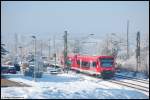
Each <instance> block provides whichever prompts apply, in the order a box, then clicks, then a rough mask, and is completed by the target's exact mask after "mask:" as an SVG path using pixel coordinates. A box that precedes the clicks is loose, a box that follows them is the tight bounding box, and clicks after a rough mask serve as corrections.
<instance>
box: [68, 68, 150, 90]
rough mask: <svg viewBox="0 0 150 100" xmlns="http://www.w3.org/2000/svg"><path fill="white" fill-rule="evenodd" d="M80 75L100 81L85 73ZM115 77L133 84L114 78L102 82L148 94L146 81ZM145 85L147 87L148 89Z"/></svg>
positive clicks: (120, 76)
mask: <svg viewBox="0 0 150 100" xmlns="http://www.w3.org/2000/svg"><path fill="white" fill-rule="evenodd" d="M70 71H73V70H70ZM73 72H74V71H73ZM80 74H84V75H86V76H89V77H93V78H96V79H100V78H99V77H97V76H92V75H90V74H85V73H82V72H80ZM115 77H118V78H121V79H128V80H132V81H133V83H131V82H125V81H123V80H117V79H115V78H113V79H110V80H104V81H108V82H111V83H115V84H118V85H122V86H126V87H130V88H134V89H137V90H141V91H144V92H149V82H148V81H146V80H142V79H138V78H133V77H127V76H122V75H115ZM136 82H140V83H143V84H145V85H141V84H136ZM146 85H148V87H147V86H146Z"/></svg>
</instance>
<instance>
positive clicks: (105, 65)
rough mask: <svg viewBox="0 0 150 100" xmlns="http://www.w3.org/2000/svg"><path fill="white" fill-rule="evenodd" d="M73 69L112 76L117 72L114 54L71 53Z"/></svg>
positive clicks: (106, 76) (105, 76)
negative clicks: (84, 54) (88, 54)
mask: <svg viewBox="0 0 150 100" xmlns="http://www.w3.org/2000/svg"><path fill="white" fill-rule="evenodd" d="M68 60H70V61H71V69H73V70H77V71H82V72H87V73H90V74H94V75H100V76H102V77H103V78H111V77H113V75H114V73H115V63H114V57H113V56H83V55H69V56H68Z"/></svg>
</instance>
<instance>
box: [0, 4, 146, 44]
mask: <svg viewBox="0 0 150 100" xmlns="http://www.w3.org/2000/svg"><path fill="white" fill-rule="evenodd" d="M127 20H129V21H130V26H129V36H130V37H131V38H130V39H132V38H133V40H134V39H135V37H134V36H135V34H136V32H137V31H140V32H141V34H142V35H145V34H149V1H2V2H1V36H2V37H1V38H2V42H3V43H13V42H14V34H15V33H17V34H18V35H19V36H21V35H24V36H25V37H26V40H28V39H29V40H30V36H31V35H32V34H36V35H37V37H38V38H39V39H48V38H49V37H53V36H54V35H56V37H57V38H61V37H62V35H63V34H64V31H65V30H67V31H68V33H69V36H70V37H71V38H74V37H82V36H86V35H88V34H90V33H92V34H94V36H95V37H96V38H97V39H103V38H104V37H106V34H109V33H117V34H118V35H119V36H122V37H125V35H126V29H127V28H126V22H127ZM28 37H29V38H28ZM26 40H24V41H26ZM12 41H13V42H12ZM130 41H132V40H130Z"/></svg>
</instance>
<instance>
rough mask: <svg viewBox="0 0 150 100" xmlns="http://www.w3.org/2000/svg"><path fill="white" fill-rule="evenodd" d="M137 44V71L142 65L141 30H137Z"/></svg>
mask: <svg viewBox="0 0 150 100" xmlns="http://www.w3.org/2000/svg"><path fill="white" fill-rule="evenodd" d="M136 41H137V45H136V62H137V65H136V72H138V69H139V67H140V32H137V38H136Z"/></svg>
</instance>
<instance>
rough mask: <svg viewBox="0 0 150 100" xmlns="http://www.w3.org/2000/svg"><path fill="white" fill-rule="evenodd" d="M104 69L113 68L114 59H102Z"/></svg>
mask: <svg viewBox="0 0 150 100" xmlns="http://www.w3.org/2000/svg"><path fill="white" fill-rule="evenodd" d="M100 62H101V65H102V67H112V65H113V58H102V59H100Z"/></svg>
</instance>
